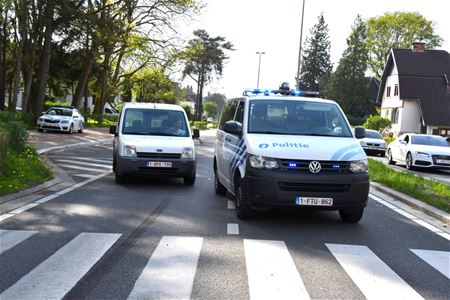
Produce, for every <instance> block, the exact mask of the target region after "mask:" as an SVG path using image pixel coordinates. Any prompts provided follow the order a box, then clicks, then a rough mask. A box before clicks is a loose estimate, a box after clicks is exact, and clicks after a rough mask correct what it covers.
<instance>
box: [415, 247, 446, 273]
mask: <svg viewBox="0 0 450 300" xmlns="http://www.w3.org/2000/svg"><path fill="white" fill-rule="evenodd" d="M410 250H411V251H412V252H413V253H414V254H415V255H417V256H418V257H420V258H421V259H423V260H424V261H425V262H427V263H428V264H429V265H430V266H432V267H433V268H435V269H436V270H438V271H439V272H441V273H442V274H444V275H445V276H446V277H447V278H448V279H450V252H447V251H432V250H418V249H410Z"/></svg>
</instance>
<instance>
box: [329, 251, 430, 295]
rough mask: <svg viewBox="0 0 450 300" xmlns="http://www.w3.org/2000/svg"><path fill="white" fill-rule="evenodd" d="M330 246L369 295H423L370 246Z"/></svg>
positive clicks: (364, 292)
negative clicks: (371, 249)
mask: <svg viewBox="0 0 450 300" xmlns="http://www.w3.org/2000/svg"><path fill="white" fill-rule="evenodd" d="M326 246H327V247H328V249H329V250H330V251H331V253H332V254H333V255H334V257H335V258H336V259H337V261H338V262H339V264H340V265H341V266H342V267H343V268H344V270H345V271H346V272H347V274H348V275H349V276H350V278H351V279H352V280H353V282H355V284H356V285H357V286H358V287H359V289H360V290H361V292H362V293H363V294H364V296H366V298H367V299H423V298H422V297H421V296H420V295H419V294H418V293H417V292H416V291H415V290H414V289H413V288H411V287H410V286H409V285H408V284H407V283H406V282H405V281H403V279H401V278H400V277H399V276H398V275H397V274H396V273H395V272H394V271H392V270H391V268H389V266H387V265H386V264H385V263H384V262H383V261H382V260H381V259H380V258H378V257H377V256H376V255H375V253H373V252H372V251H370V249H369V248H367V247H366V246H358V245H342V244H326Z"/></svg>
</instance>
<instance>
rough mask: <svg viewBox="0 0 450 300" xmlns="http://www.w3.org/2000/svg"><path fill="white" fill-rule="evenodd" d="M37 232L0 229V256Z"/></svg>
mask: <svg viewBox="0 0 450 300" xmlns="http://www.w3.org/2000/svg"><path fill="white" fill-rule="evenodd" d="M35 233H37V231H27V230H2V229H0V254H2V253H3V252H5V251H6V250H9V249H11V248H12V247H14V246H15V245H17V244H19V243H21V242H23V241H24V240H26V239H27V238H29V237H31V236H32V235H33V234H35Z"/></svg>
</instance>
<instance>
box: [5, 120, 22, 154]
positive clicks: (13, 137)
mask: <svg viewBox="0 0 450 300" xmlns="http://www.w3.org/2000/svg"><path fill="white" fill-rule="evenodd" d="M5 129H6V133H7V141H8V148H10V149H11V150H13V151H15V152H17V153H20V152H22V151H23V150H24V149H25V146H26V144H27V140H28V132H27V129H26V127H25V126H24V124H23V123H22V122H19V121H10V122H8V123H7V124H6V127H5Z"/></svg>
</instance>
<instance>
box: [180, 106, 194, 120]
mask: <svg viewBox="0 0 450 300" xmlns="http://www.w3.org/2000/svg"><path fill="white" fill-rule="evenodd" d="M181 107H182V108H183V109H184V111H185V112H186V115H187V117H188V119H189V120H190V119H192V108H191V106H190V105H188V104H184V105H181Z"/></svg>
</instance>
